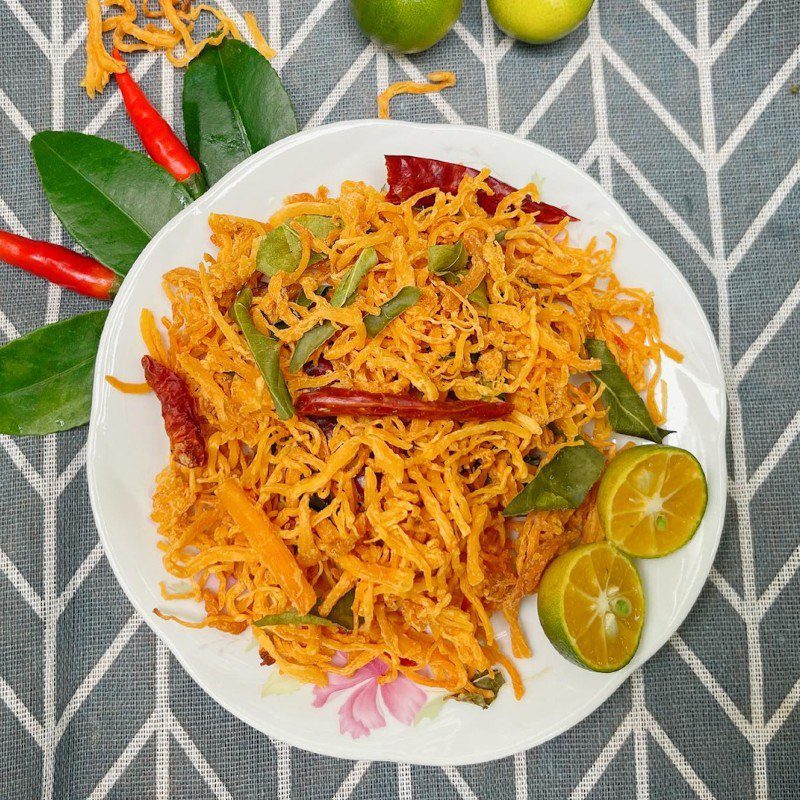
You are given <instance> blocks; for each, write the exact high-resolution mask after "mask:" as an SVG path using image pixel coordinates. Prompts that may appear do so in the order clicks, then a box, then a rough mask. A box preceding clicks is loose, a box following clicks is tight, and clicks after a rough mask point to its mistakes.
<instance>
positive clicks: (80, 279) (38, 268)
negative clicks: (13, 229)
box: [0, 231, 120, 300]
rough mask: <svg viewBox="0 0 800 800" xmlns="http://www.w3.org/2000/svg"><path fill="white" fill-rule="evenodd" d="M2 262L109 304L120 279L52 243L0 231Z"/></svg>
mask: <svg viewBox="0 0 800 800" xmlns="http://www.w3.org/2000/svg"><path fill="white" fill-rule="evenodd" d="M0 260H2V261H6V262H7V263H9V264H11V265H13V266H15V267H19V268H20V269H24V270H26V271H27V272H31V273H33V274H34V275H38V276H39V277H40V278H45V279H46V280H48V281H50V282H51V283H57V284H58V285H59V286H63V287H64V288H65V289H71V290H72V291H73V292H78V294H85V295H86V296H87V297H96V298H98V299H99V300H110V299H111V298H112V297H113V296H114V294H116V291H117V289H118V288H119V284H120V279H119V278H118V277H117V276H116V275H115V274H114V273H113V272H112V271H111V270H110V269H109V268H108V267H104V266H103V265H102V264H101V263H100V262H99V261H95V260H94V259H93V258H89V257H88V256H82V255H80V253H75V252H73V251H72V250H68V249H67V248H66V247H62V246H61V245H60V244H52V243H51V242H38V241H36V240H34V239H28V238H26V237H25V236H17V234H15V233H9V232H8V231H0Z"/></svg>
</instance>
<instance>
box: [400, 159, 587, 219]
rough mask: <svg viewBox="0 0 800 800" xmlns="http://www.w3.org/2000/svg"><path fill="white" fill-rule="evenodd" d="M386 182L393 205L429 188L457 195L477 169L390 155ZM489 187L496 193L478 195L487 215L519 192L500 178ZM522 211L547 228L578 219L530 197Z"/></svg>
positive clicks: (426, 203) (491, 180) (426, 200)
mask: <svg viewBox="0 0 800 800" xmlns="http://www.w3.org/2000/svg"><path fill="white" fill-rule="evenodd" d="M385 158H386V179H387V181H388V184H389V191H388V192H387V193H386V199H387V200H388V201H389V202H390V203H402V202H403V201H404V200H408V198H409V197H413V196H414V195H415V194H418V193H419V192H424V191H425V190H426V189H441V190H442V191H443V192H446V193H447V194H456V193H457V192H458V186H459V184H460V183H461V181H462V179H463V178H464V177H465V176H467V175H468V176H470V177H474V176H475V175H477V174H478V170H477V169H473V168H472V167H465V166H464V165H463V164H453V163H452V162H450V161H439V160H438V159H435V158H420V157H419V156H386V157H385ZM486 184H487V185H488V186H489V187H490V188H491V189H492V191H493V192H494V194H487V193H486V192H478V197H477V200H478V205H479V206H480V207H481V208H482V209H483V210H484V211H485V212H486V213H487V214H494V213H495V211H497V206H498V205H500V201H501V200H502V199H503V198H504V197H507V196H508V195H510V194H511V193H512V192H516V191H517V190H516V189H515V188H514V187H513V186H509V184H507V183H503V181H499V180H497V178H493V177H491V175H490V176H489V177H488V178H487V179H486ZM419 205H420V206H422V207H423V208H425V207H427V206H430V205H433V197H425V198H423V199H422V200H420V201H419ZM522 210H523V211H524V212H525V213H527V214H532V213H534V212H536V213H537V217H536V220H537V222H541V223H543V224H545V225H555V224H557V223H559V222H561V220H563V219H564V217H568V218H569V219H572V220H574V219H576V218H575V217H572V216H570V215H569V214H568V213H567V212H566V211H564V210H563V209H561V208H557V207H556V206H551V205H550V204H549V203H540V202H537V201H535V200H532V199H531V198H530V197H526V198H525V200H524V201H523V203H522Z"/></svg>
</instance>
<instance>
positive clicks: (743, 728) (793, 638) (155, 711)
mask: <svg viewBox="0 0 800 800" xmlns="http://www.w3.org/2000/svg"><path fill="white" fill-rule="evenodd" d="M220 5H222V6H223V8H225V9H226V10H228V11H229V12H230V13H232V14H233V15H234V19H236V20H237V21H238V22H240V23H241V18H240V17H238V16H237V12H242V11H244V10H247V9H248V8H250V9H253V10H255V11H257V12H258V16H259V18H260V20H261V21H262V23H263V27H264V30H265V33H266V34H267V38H268V40H269V41H270V42H271V43H272V44H273V45H274V46H275V47H276V48H277V49H278V51H279V54H278V56H277V58H276V59H275V60H274V62H273V63H274V64H275V66H276V67H277V68H278V69H279V70H280V72H281V74H282V76H283V79H284V81H285V84H286V87H287V89H288V90H289V92H290V94H291V96H292V98H293V100H294V102H295V104H296V107H297V112H298V119H299V122H300V124H301V126H313V125H318V124H321V123H323V122H327V121H332V120H339V119H348V118H357V117H370V116H374V115H375V95H376V93H377V91H378V90H379V89H381V88H383V87H384V86H385V85H386V84H387V83H388V82H390V81H394V80H398V79H401V78H405V77H406V76H409V77H412V78H419V77H421V73H423V72H426V71H428V70H429V69H434V68H435V69H454V70H455V71H456V72H457V74H458V78H459V84H458V86H457V87H456V88H455V89H451V90H448V91H447V92H446V93H445V94H443V95H441V96H433V95H432V96H429V97H404V98H401V99H398V100H396V101H395V102H394V103H393V105H392V111H393V116H394V117H396V118H398V119H410V120H416V121H426V122H433V121H442V120H446V121H450V122H454V123H461V122H464V123H473V124H477V125H485V126H488V127H490V128H501V129H503V130H506V131H510V132H514V133H516V134H517V135H519V136H523V137H528V138H530V139H533V140H535V141H537V142H539V143H541V144H543V145H545V146H547V147H550V148H552V149H553V150H555V151H556V152H558V153H561V154H563V155H564V156H566V157H567V158H569V159H571V160H573V161H574V162H576V163H578V164H580V166H581V167H582V168H584V169H586V170H587V171H588V172H589V173H591V174H592V175H593V176H594V177H595V178H597V179H598V180H600V181H601V182H602V184H603V185H604V186H605V187H606V188H607V189H608V190H609V191H610V192H612V193H613V194H614V196H615V197H616V198H617V199H618V200H619V201H620V202H621V203H622V205H623V206H625V208H626V209H627V210H628V211H629V212H630V214H631V215H632V216H633V218H634V219H635V220H636V221H637V222H638V223H639V225H641V226H642V228H644V230H645V231H646V232H647V233H648V234H649V235H650V236H651V237H652V238H653V239H654V240H655V241H656V242H657V243H658V244H659V245H660V246H661V247H662V248H663V249H664V250H665V251H666V252H667V253H668V254H669V256H670V257H671V258H672V259H673V260H674V262H675V263H676V264H677V265H678V266H679V268H680V269H681V270H682V271H683V273H684V275H685V276H686V277H687V279H688V280H689V282H690V283H691V285H692V287H693V288H694V290H695V292H696V293H697V295H698V297H699V298H700V300H701V301H702V303H703V306H704V307H705V310H706V313H707V315H708V318H709V320H710V321H711V325H712V327H713V328H714V330H715V332H716V333H717V336H718V339H719V345H720V349H721V351H722V359H723V364H724V366H725V372H726V378H727V383H728V389H729V402H730V434H729V448H728V469H729V477H730V480H729V492H730V496H729V498H728V509H729V510H728V518H727V521H726V526H725V532H724V535H723V539H722V545H721V547H720V551H719V556H718V558H717V561H716V565H715V567H714V569H713V571H712V573H711V578H710V580H709V581H708V584H707V586H706V587H705V590H704V591H703V593H702V595H701V597H700V599H699V601H698V603H697V605H696V606H695V608H694V610H693V611H692V613H691V614H690V615H689V618H688V619H687V620H686V623H685V624H684V625H683V626H682V627H681V629H680V631H679V632H678V633H677V634H676V635H675V636H674V637H673V638H672V640H671V641H670V643H669V644H668V645H667V646H665V647H664V648H663V649H662V650H661V651H660V652H659V653H658V654H657V655H656V656H655V657H654V658H653V659H652V660H651V661H650V662H649V663H648V664H647V665H646V667H645V668H644V669H642V670H640V671H639V672H638V673H636V674H635V675H634V676H633V677H632V679H631V680H630V681H628V682H627V683H626V684H625V685H624V686H623V687H622V688H620V689H619V691H617V692H616V694H615V695H614V696H613V697H612V698H611V699H610V700H609V701H608V702H606V703H605V704H604V705H603V706H602V707H601V708H600V709H598V710H597V711H596V712H595V713H594V714H592V715H591V716H590V717H589V718H588V719H587V720H585V721H584V722H583V723H581V724H580V725H578V726H576V727H575V728H573V729H572V730H571V731H569V732H568V733H566V734H564V735H562V736H560V737H559V738H558V739H556V740H555V741H552V742H550V743H548V744H545V745H543V746H541V747H539V748H536V749H534V750H531V751H530V752H527V753H521V754H519V755H517V756H516V757H514V758H507V759H504V760H501V761H498V762H494V763H491V764H486V765H483V766H477V767H467V768H459V769H455V768H451V769H445V770H442V769H438V768H419V767H408V766H403V765H401V766H399V767H398V766H396V765H393V764H384V763H376V764H368V763H366V762H347V761H339V760H335V759H329V758H323V757H319V756H315V755H310V754H308V753H305V752H302V751H299V750H294V749H290V748H289V747H288V746H286V745H284V744H281V743H279V742H274V741H270V740H269V739H268V738H267V737H265V736H262V735H261V734H259V733H256V732H255V731H253V730H251V729H249V728H248V727H246V726H245V725H243V724H242V723H240V722H238V721H237V720H236V719H234V718H233V717H232V716H230V715H229V714H228V713H227V712H225V711H223V710H222V709H221V708H219V707H218V706H217V705H216V704H215V703H213V702H212V701H211V700H210V699H208V698H207V697H206V696H205V695H204V694H203V693H202V692H201V691H200V690H199V689H198V688H197V687H196V686H195V685H194V683H193V682H192V681H191V680H190V679H189V678H188V677H187V676H186V675H185V673H184V672H183V670H182V669H181V668H180V667H179V666H178V665H177V664H176V663H175V662H174V661H173V659H172V658H171V657H170V656H169V655H168V653H167V651H166V649H165V648H164V647H163V646H162V645H159V644H158V643H157V642H156V640H155V637H154V636H153V635H152V634H151V633H150V631H149V629H148V628H147V627H146V626H145V625H144V624H143V623H142V620H141V619H140V617H139V616H138V615H137V614H135V613H133V611H132V609H131V607H130V605H129V604H128V602H127V601H126V599H125V596H124V595H123V593H122V591H121V590H120V588H119V586H118V585H117V583H116V581H115V579H114V577H113V576H112V574H111V572H110V570H109V567H108V565H107V563H106V561H105V559H104V557H103V553H102V550H101V548H100V545H99V544H98V541H97V534H96V531H95V528H94V525H93V522H92V517H91V513H90V509H89V501H88V497H87V491H86V485H85V469H84V463H85V455H84V442H85V438H86V430H85V429H79V430H76V431H72V432H70V433H66V434H61V435H58V436H49V437H45V438H42V439H36V438H25V439H10V438H8V437H5V436H3V437H0V508H1V509H2V520H0V603H2V605H1V606H0V609H1V611H2V613H1V614H0V701H2V702H0V765H1V766H0V798H4V799H5V798H14V800H28V798H38V797H42V798H48V799H49V798H56V800H70V799H71V798H85V797H92V798H103V797H109V798H123V799H124V800H128V799H130V798H157V800H166V799H167V798H170V800H179V799H181V800H201V799H202V798H217V799H218V800H229V799H230V798H235V799H236V800H244V799H247V800H249V798H279V799H280V800H288V799H289V798H297V799H298V800H300V799H301V798H302V799H305V798H307V799H308V800H312V799H313V800H321V799H322V798H337V800H344V799H345V798H348V797H351V798H363V799H364V800H367V799H370V800H393V799H394V798H397V799H398V800H410V798H422V799H424V800H440V799H443V798H462V799H463V800H474V798H486V799H487V800H501V799H502V800H510V799H511V798H514V799H515V800H523V798H542V799H544V798H547V799H548V800H553V799H554V798H568V797H569V798H593V799H596V798H613V800H627V798H634V797H636V798H642V799H646V798H652V800H675V799H676V798H687V797H694V796H698V797H701V798H718V799H719V800H734V799H737V800H738V798H759V799H760V800H764V799H765V798H775V800H778V798H785V800H795V799H796V798H798V797H800V744H799V743H800V711H798V710H797V702H798V698H800V679H799V678H798V676H800V591H798V589H799V588H800V578H799V577H798V573H797V570H798V565H800V547H798V533H797V532H798V530H800V496H799V493H798V488H800V483H799V482H798V477H797V476H798V473H800V444H798V441H797V435H798V431H800V411H798V398H799V397H800V369H798V367H799V366H800V345H799V344H798V341H800V312H798V309H797V306H798V300H800V258H799V257H798V251H799V250H800V225H799V224H798V223H799V222H800V215H799V214H798V212H799V211H800V187H798V186H797V183H798V179H799V178H800V94H797V93H793V92H792V91H791V86H792V85H793V84H800V69H799V65H800V0H761V1H759V0H747V2H744V3H739V2H734V1H733V0H697V3H696V6H695V4H694V3H692V2H690V0H639V2H635V1H634V0H598V2H597V4H596V6H595V8H594V10H593V12H592V14H591V16H590V19H589V21H588V24H585V25H583V26H582V27H581V28H580V29H579V30H578V31H577V32H575V33H574V34H573V35H571V36H569V37H567V38H566V39H564V40H563V41H561V42H559V43H557V44H554V45H552V46H549V47H546V48H539V49H537V48H530V47H523V46H520V45H518V44H513V43H512V42H511V40H509V39H507V38H505V37H504V36H502V35H501V34H500V33H499V32H498V31H497V30H496V29H495V28H494V27H493V25H492V22H491V19H490V17H489V15H488V13H487V10H486V8H485V6H482V5H481V2H480V0H465V3H464V6H465V8H464V12H463V14H462V16H461V20H460V22H459V23H458V25H457V27H456V29H455V30H454V31H453V32H452V33H451V34H450V35H449V36H448V37H447V39H446V40H445V41H444V42H443V43H442V44H440V45H439V46H437V47H436V48H434V49H433V50H431V51H430V52H428V53H425V54H422V55H420V56H416V57H413V58H408V59H407V58H403V57H398V58H395V57H391V56H387V55H386V54H384V53H381V52H377V51H376V50H375V49H374V47H373V46H372V45H371V44H369V43H368V42H367V41H366V40H365V39H364V38H363V37H362V36H361V35H360V33H359V31H358V30H357V29H356V27H355V25H354V23H353V20H352V18H351V15H350V13H349V10H348V8H347V3H346V1H345V0H319V2H318V0H233V1H232V0H220ZM242 28H244V26H243V25H242ZM84 35H85V23H84V21H83V2H79V0H0V40H1V41H2V45H3V47H2V50H1V51H0V109H2V110H1V111H0V219H2V223H0V224H2V226H3V227H5V228H9V229H12V230H14V231H17V232H19V233H28V234H30V235H31V236H34V237H38V238H45V239H48V238H49V239H52V240H54V241H58V242H64V243H67V237H66V236H65V234H64V232H63V231H62V229H61V227H60V225H59V224H58V222H57V221H56V220H55V218H54V217H53V216H52V215H51V214H50V211H49V209H48V206H47V204H46V202H45V199H44V195H43V194H42V192H41V190H40V185H39V181H38V179H37V176H36V173H35V170H34V167H33V163H32V159H31V157H30V153H29V149H28V143H27V140H28V139H29V138H30V137H31V135H32V134H33V132H34V131H36V130H42V129H45V128H67V129H74V130H83V131H86V132H90V133H98V134H100V135H102V136H106V137H108V138H112V139H115V140H117V141H119V142H122V143H124V144H125V145H127V146H128V147H131V148H134V149H135V148H137V147H138V143H137V141H136V139H135V136H134V134H133V132H132V129H131V127H130V125H129V123H128V122H127V120H126V119H125V115H124V113H123V112H122V111H121V109H120V104H119V97H118V95H117V94H116V92H115V91H113V90H112V89H111V88H110V89H109V90H107V91H106V93H105V94H104V95H103V96H102V97H101V98H100V99H98V100H96V101H95V102H93V103H92V102H89V101H88V100H87V98H86V96H85V94H84V93H83V91H82V90H81V89H79V87H78V83H79V80H80V74H81V72H82V69H83V52H82V42H83V38H84ZM135 63H136V74H137V76H138V77H139V78H140V79H141V81H142V83H143V85H144V86H145V88H146V90H147V91H148V93H149V94H150V96H151V97H153V98H154V99H155V100H156V103H157V104H158V105H160V107H161V108H162V109H163V110H164V111H165V113H166V114H167V115H168V116H171V115H172V113H173V112H174V111H175V110H177V109H178V108H179V97H180V95H179V91H180V82H181V80H182V76H181V75H180V74H176V73H175V72H174V71H173V69H172V68H171V67H170V66H169V65H168V64H167V62H166V60H165V59H163V58H161V57H159V58H156V57H152V56H144V57H141V58H139V59H138V60H137V61H136V62H135ZM178 116H179V115H178ZM94 305H97V304H95V303H92V302H89V301H87V300H84V299H82V298H78V297H77V296H75V295H73V294H69V293H66V292H65V293H62V292H61V291H60V290H58V289H56V288H54V287H48V286H47V285H46V284H45V283H44V282H42V281H40V280H37V279H34V278H32V277H30V276H27V275H25V274H21V273H19V272H17V271H12V270H11V269H10V268H4V267H0V340H2V341H5V340H9V339H13V338H14V337H16V336H18V335H20V334H24V333H26V332H27V331H30V330H32V329H34V328H36V327H38V326H40V325H42V324H43V323H44V322H50V321H54V320H56V319H60V318H64V317H68V316H70V315H72V314H74V313H76V312H79V311H82V310H86V309H88V308H90V307H92V306H94ZM65 346H68V343H65Z"/></svg>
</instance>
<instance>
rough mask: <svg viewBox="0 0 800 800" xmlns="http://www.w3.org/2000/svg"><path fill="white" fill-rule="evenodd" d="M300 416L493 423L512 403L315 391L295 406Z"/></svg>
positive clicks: (301, 398) (308, 393) (335, 390)
mask: <svg viewBox="0 0 800 800" xmlns="http://www.w3.org/2000/svg"><path fill="white" fill-rule="evenodd" d="M294 407H295V412H296V413H297V414H298V416H301V417H349V416H353V417H402V418H403V419H454V420H490V419H500V418H501V417H506V416H508V415H509V414H510V413H511V412H512V411H513V410H514V406H513V405H512V404H511V403H505V402H503V403H490V402H485V401H483V400H435V401H431V400H420V399H419V398H417V397H412V396H411V395H408V394H373V393H372V392H360V391H356V390H355V389H341V388H326V389H312V390H311V391H308V392H304V393H303V394H301V395H300V396H299V397H298V398H297V400H296V401H295V404H294Z"/></svg>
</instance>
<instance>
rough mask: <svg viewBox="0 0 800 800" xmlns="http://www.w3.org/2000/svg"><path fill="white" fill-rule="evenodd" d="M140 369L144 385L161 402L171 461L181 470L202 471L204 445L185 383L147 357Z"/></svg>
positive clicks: (192, 400)
mask: <svg viewBox="0 0 800 800" xmlns="http://www.w3.org/2000/svg"><path fill="white" fill-rule="evenodd" d="M142 367H144V377H145V380H146V381H147V385H148V386H149V387H150V388H151V389H152V390H153V391H154V392H155V393H156V397H158V399H159V400H160V401H161V416H162V417H163V418H164V427H165V428H166V430H167V436H169V444H170V449H171V451H172V457H173V458H174V459H175V461H176V462H177V463H178V464H181V465H182V466H184V467H202V466H203V464H205V463H206V443H205V441H204V439H203V432H202V431H201V429H200V417H199V415H198V413H197V406H196V404H195V402H194V397H192V394H191V392H190V391H189V387H188V386H187V385H186V381H184V380H183V378H181V376H180V375H178V374H176V373H175V372H173V371H172V370H171V369H169V367H165V366H164V365H163V364H161V363H160V362H158V361H156V360H155V359H154V358H151V357H150V356H144V357H143V358H142Z"/></svg>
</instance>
